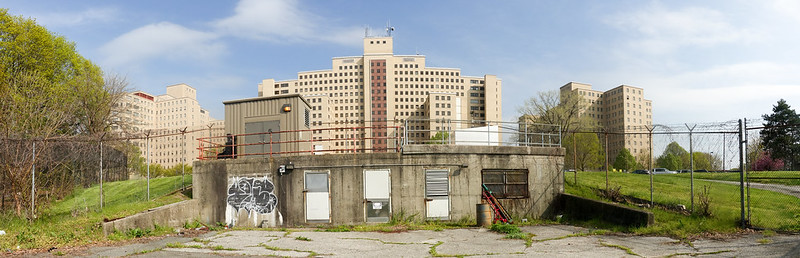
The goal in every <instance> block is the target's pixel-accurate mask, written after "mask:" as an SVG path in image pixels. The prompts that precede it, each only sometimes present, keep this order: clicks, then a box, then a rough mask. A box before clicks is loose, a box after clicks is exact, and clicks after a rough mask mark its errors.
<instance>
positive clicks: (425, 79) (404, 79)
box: [383, 76, 464, 87]
mask: <svg viewBox="0 0 800 258" xmlns="http://www.w3.org/2000/svg"><path fill="white" fill-rule="evenodd" d="M383 79H386V76H384V77H383ZM394 81H396V82H450V83H464V79H450V78H441V80H440V78H430V77H423V78H419V77H410V78H409V77H395V78H394ZM462 87H463V86H462Z"/></svg>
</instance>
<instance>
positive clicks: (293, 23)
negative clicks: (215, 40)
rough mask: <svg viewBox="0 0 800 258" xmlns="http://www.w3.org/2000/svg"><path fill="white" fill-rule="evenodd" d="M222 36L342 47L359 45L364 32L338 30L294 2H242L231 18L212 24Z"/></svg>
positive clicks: (255, 0) (358, 29)
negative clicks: (330, 44)
mask: <svg viewBox="0 0 800 258" xmlns="http://www.w3.org/2000/svg"><path fill="white" fill-rule="evenodd" d="M214 27H215V28H216V29H217V30H218V31H220V32H221V33H224V34H228V35H233V36H236V37H242V38H249V39H256V40H267V41H274V42H313V41H325V42H333V43H338V44H344V45H358V44H360V42H361V41H360V39H361V36H359V34H361V33H363V29H361V28H358V27H352V26H351V27H338V26H335V25H331V24H329V23H328V21H326V19H324V18H322V17H318V16H316V15H315V14H312V13H309V12H306V11H304V10H302V8H300V6H298V3H297V1H295V0H268V1H261V0H242V1H240V2H239V3H238V4H237V5H236V8H235V10H234V15H233V16H231V17H228V18H225V19H222V20H218V21H216V22H215V23H214Z"/></svg>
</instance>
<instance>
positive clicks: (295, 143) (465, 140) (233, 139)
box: [198, 119, 561, 160]
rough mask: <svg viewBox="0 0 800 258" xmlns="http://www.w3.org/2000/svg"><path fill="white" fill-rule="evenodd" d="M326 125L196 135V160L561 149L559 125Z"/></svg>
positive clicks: (475, 122)
mask: <svg viewBox="0 0 800 258" xmlns="http://www.w3.org/2000/svg"><path fill="white" fill-rule="evenodd" d="M351 124H352V125H351ZM365 125H366V126H365ZM328 126H329V127H322V126H314V127H312V128H311V129H306V130H292V131H277V132H258V133H247V134H237V135H227V136H216V137H203V138H198V141H199V143H200V144H199V150H200V152H199V153H200V155H199V157H198V159H200V160H208V159H227V158H241V157H252V156H269V157H271V156H276V155H277V156H280V155H319V154H326V153H370V152H401V151H402V148H403V146H405V145H410V144H445V145H473V146H537V147H561V133H560V131H561V130H560V127H559V126H558V125H547V124H534V123H518V122H497V121H484V120H451V119H408V120H402V121H380V122H376V121H358V122H350V123H342V124H328ZM221 142H225V143H224V144H222V143H221Z"/></svg>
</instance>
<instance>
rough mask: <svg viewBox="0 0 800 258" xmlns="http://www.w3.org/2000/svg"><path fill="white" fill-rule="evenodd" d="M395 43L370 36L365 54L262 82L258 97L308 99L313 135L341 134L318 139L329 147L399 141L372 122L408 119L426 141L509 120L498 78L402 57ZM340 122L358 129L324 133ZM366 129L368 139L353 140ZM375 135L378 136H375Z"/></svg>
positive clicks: (376, 146) (415, 137) (413, 136)
mask: <svg viewBox="0 0 800 258" xmlns="http://www.w3.org/2000/svg"><path fill="white" fill-rule="evenodd" d="M393 43H394V41H393V38H392V37H391V36H388V37H365V38H364V39H363V44H364V53H363V55H361V56H348V57H335V58H333V60H332V65H331V69H326V70H317V71H306V72H299V73H298V74H297V78H296V79H290V80H282V81H275V80H274V79H265V80H263V81H262V82H261V83H260V84H259V85H258V96H260V97H261V96H279V95H285V94H301V95H302V96H303V97H304V98H306V99H307V100H308V102H309V103H310V104H311V108H312V113H311V125H312V129H314V131H313V138H314V139H315V140H317V139H333V140H332V141H321V142H319V143H315V145H317V146H315V147H316V148H318V149H319V148H322V149H324V150H338V149H348V148H353V149H356V150H360V151H364V150H374V151H380V150H381V149H385V148H393V147H395V146H396V145H395V144H396V142H393V141H392V140H387V139H385V138H384V137H389V138H392V137H396V136H397V134H398V133H400V131H399V130H395V129H394V128H387V129H371V128H369V127H372V126H381V125H389V126H392V125H402V124H403V123H404V122H406V121H408V122H410V123H409V124H408V126H409V128H410V129H411V130H410V131H409V132H408V137H409V140H411V141H416V142H421V141H425V140H427V139H429V138H430V137H431V136H432V134H435V132H436V131H445V130H448V129H451V130H455V129H459V128H462V127H472V126H482V125H483V123H481V121H500V120H501V119H502V109H501V93H502V81H501V80H500V79H498V78H497V76H495V75H484V76H482V77H476V76H464V75H462V74H461V70H460V69H458V68H439V67H428V66H426V63H425V56H423V55H394V53H393ZM437 120H439V121H442V120H452V121H459V120H463V121H469V120H474V121H479V122H477V123H449V124H445V123H442V122H436V121H437ZM337 126H347V127H355V128H356V129H352V130H318V129H322V128H331V127H337ZM365 127H366V128H365ZM359 134H360V135H361V136H363V137H353V135H359ZM373 137H376V138H378V139H369V138H373ZM381 138H384V139H381ZM353 139H358V140H353ZM365 139H366V140H365Z"/></svg>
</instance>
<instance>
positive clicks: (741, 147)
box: [739, 119, 746, 228]
mask: <svg viewBox="0 0 800 258" xmlns="http://www.w3.org/2000/svg"><path fill="white" fill-rule="evenodd" d="M743 138H744V125H743V123H742V119H739V197H740V198H739V199H740V201H739V204H740V207H739V208H740V209H741V221H742V223H741V226H742V228H744V227H745V226H746V221H745V219H744V218H745V217H744V165H745V160H744V159H745V152H744V148H745V147H744V144H745V140H744V139H743Z"/></svg>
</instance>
